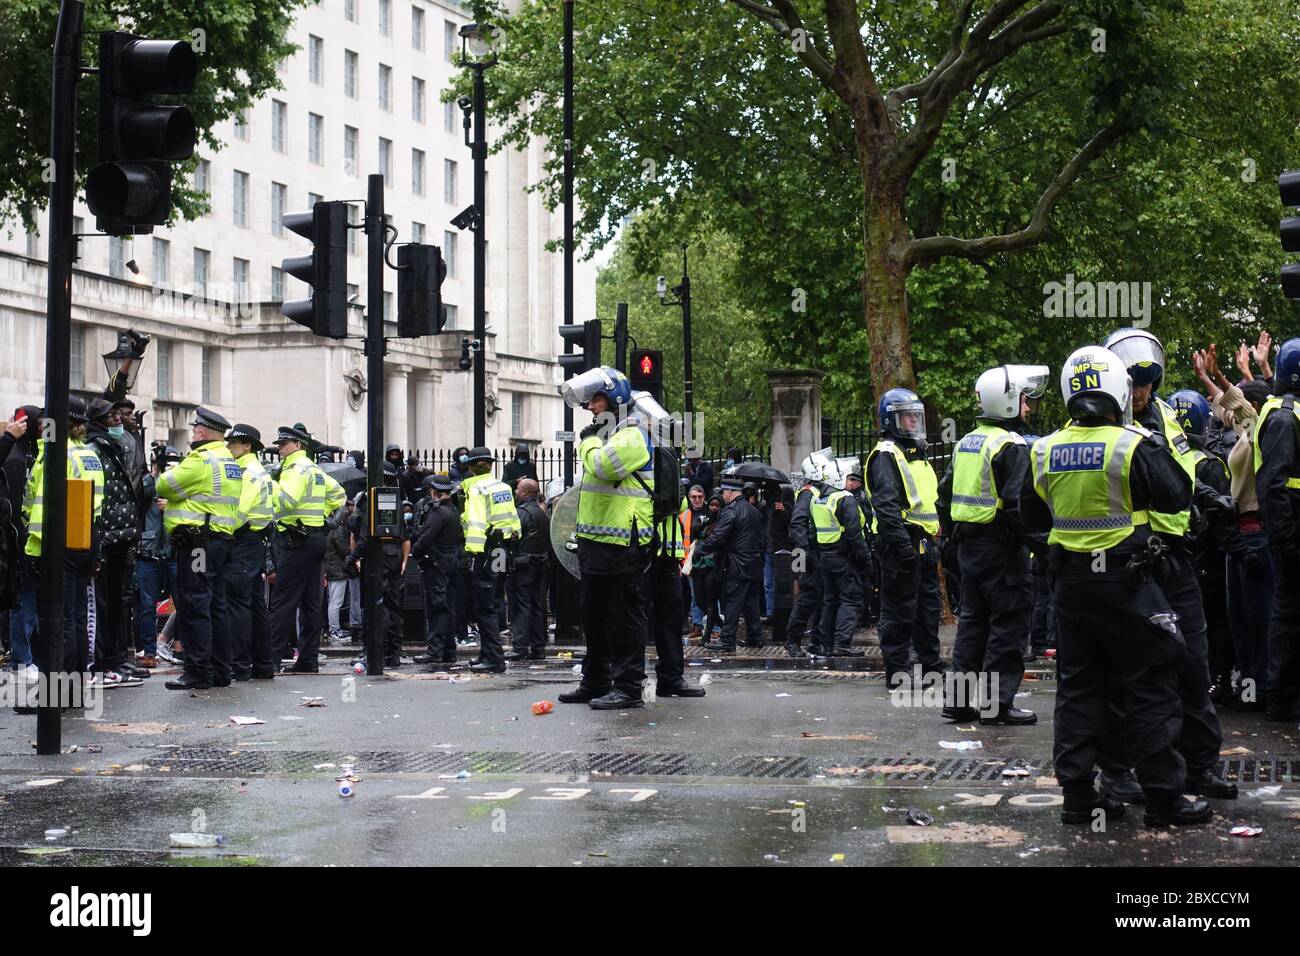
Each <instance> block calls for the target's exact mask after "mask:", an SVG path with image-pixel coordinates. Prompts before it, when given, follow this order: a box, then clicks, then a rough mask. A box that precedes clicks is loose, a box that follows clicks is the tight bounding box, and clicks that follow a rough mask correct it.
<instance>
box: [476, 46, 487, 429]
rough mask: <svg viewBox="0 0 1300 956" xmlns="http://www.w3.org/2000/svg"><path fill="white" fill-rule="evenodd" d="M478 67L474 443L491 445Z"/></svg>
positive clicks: (483, 108) (482, 98) (483, 102)
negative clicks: (488, 403)
mask: <svg viewBox="0 0 1300 956" xmlns="http://www.w3.org/2000/svg"><path fill="white" fill-rule="evenodd" d="M473 67H474V212H475V216H474V338H475V339H476V340H477V341H478V348H477V349H476V350H475V352H474V444H475V445H483V446H486V445H487V407H486V406H487V232H486V230H485V229H484V228H483V226H484V223H483V212H484V210H483V206H484V203H485V201H486V197H485V195H484V194H485V193H486V192H487V129H486V126H487V115H486V113H487V97H486V94H485V93H484V89H483V87H484V83H483V71H484V70H485V69H486V67H485V65H484V64H481V63H475V64H473Z"/></svg>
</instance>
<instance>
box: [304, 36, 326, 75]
mask: <svg viewBox="0 0 1300 956" xmlns="http://www.w3.org/2000/svg"><path fill="white" fill-rule="evenodd" d="M324 70H325V41H324V40H322V39H321V38H320V37H314V36H309V37H308V38H307V79H309V80H311V81H312V82H313V83H315V84H316V85H317V86H319V85H321V83H322V82H323V80H322V79H321V77H322V75H323V74H324Z"/></svg>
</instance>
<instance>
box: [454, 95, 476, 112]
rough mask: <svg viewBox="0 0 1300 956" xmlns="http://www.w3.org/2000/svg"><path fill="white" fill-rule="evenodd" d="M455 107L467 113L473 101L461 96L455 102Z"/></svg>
mask: <svg viewBox="0 0 1300 956" xmlns="http://www.w3.org/2000/svg"><path fill="white" fill-rule="evenodd" d="M456 105H457V106H459V107H460V108H461V109H463V110H464V111H465V112H466V113H468V112H469V111H470V110H471V109H472V108H473V106H474V101H473V100H471V99H470V98H469V97H468V96H462V97H461V98H460V99H458V100H456Z"/></svg>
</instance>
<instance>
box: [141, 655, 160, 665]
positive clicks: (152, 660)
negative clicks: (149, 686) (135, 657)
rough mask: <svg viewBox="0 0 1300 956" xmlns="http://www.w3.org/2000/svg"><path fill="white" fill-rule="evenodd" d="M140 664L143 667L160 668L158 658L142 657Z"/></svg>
mask: <svg viewBox="0 0 1300 956" xmlns="http://www.w3.org/2000/svg"><path fill="white" fill-rule="evenodd" d="M139 664H140V666H141V667H157V666H158V658H156V657H141V658H140V659H139Z"/></svg>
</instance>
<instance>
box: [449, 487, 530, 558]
mask: <svg viewBox="0 0 1300 956" xmlns="http://www.w3.org/2000/svg"><path fill="white" fill-rule="evenodd" d="M460 486H461V488H462V489H464V491H465V513H464V514H462V515H461V522H462V523H463V524H464V526H465V550H466V551H467V552H468V553H470V554H482V553H483V552H484V551H485V550H487V539H488V535H489V534H490V533H491V532H493V531H495V532H497V533H498V534H500V535H501V537H503V538H505V539H506V540H514V539H517V538H518V537H519V535H520V525H519V512H518V511H516V510H515V493H514V492H513V491H511V490H510V486H509V485H507V484H506V483H505V482H503V481H499V480H497V479H496V478H493V477H492V474H491V473H490V472H484V473H483V474H481V475H473V476H472V477H469V478H466V479H465V480H464V481H462V482H461V483H460Z"/></svg>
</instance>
